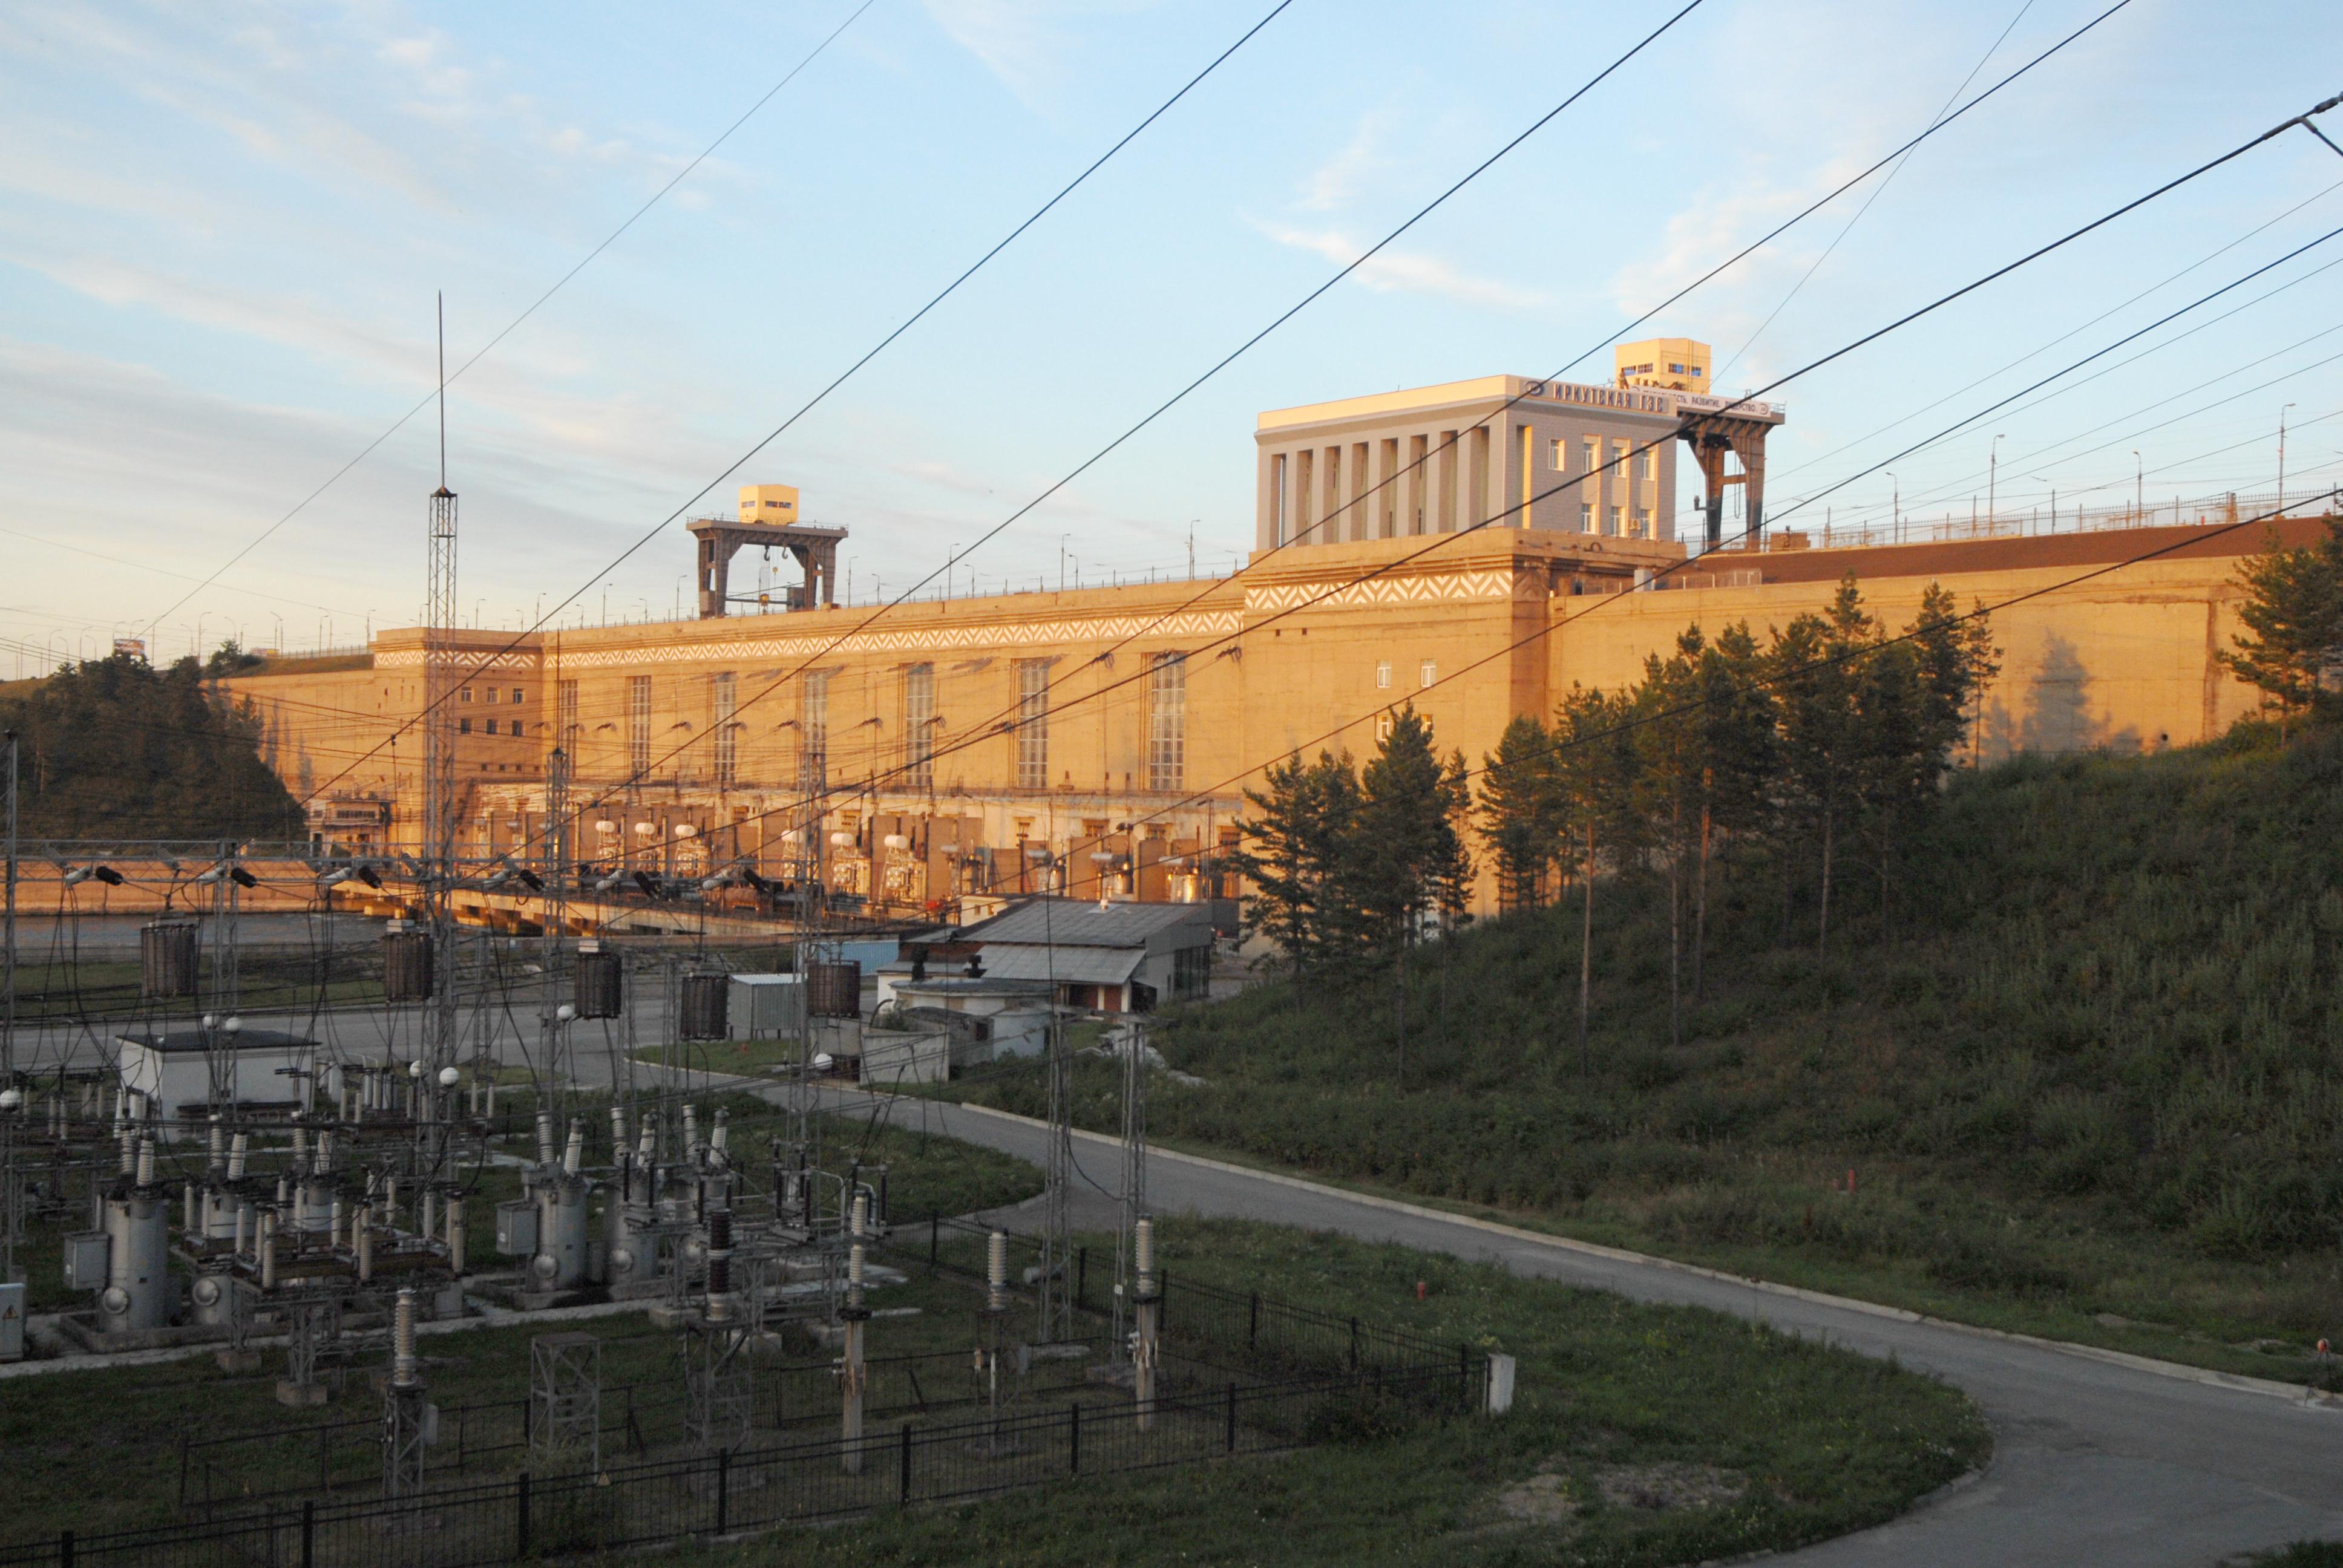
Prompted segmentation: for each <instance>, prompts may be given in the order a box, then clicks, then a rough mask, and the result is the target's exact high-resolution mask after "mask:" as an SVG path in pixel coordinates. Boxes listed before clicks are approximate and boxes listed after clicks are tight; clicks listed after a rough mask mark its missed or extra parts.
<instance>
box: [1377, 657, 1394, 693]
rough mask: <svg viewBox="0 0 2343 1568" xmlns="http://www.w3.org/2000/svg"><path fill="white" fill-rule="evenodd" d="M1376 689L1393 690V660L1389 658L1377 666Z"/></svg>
mask: <svg viewBox="0 0 2343 1568" xmlns="http://www.w3.org/2000/svg"><path fill="white" fill-rule="evenodd" d="M1375 689H1376V690H1378V691H1388V690H1390V689H1391V660H1390V659H1388V658H1387V659H1384V660H1383V662H1382V663H1381V664H1378V665H1377V666H1375Z"/></svg>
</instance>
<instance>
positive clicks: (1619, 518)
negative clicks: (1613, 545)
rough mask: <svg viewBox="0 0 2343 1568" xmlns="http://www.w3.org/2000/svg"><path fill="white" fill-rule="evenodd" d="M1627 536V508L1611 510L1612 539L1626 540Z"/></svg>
mask: <svg viewBox="0 0 2343 1568" xmlns="http://www.w3.org/2000/svg"><path fill="white" fill-rule="evenodd" d="M1626 534H1627V508H1624V507H1614V508H1611V537H1612V538H1614V539H1615V538H1625V537H1626Z"/></svg>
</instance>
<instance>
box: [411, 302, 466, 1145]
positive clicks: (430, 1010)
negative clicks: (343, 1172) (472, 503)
mask: <svg viewBox="0 0 2343 1568" xmlns="http://www.w3.org/2000/svg"><path fill="white" fill-rule="evenodd" d="M437 325H438V339H439V487H438V488H437V489H436V490H434V491H432V492H431V530H430V538H429V560H428V565H427V568H426V571H427V578H428V583H427V608H426V609H425V614H424V630H423V845H422V849H423V853H422V856H421V863H422V868H423V872H422V876H421V878H420V880H421V882H422V893H423V915H424V923H425V926H426V928H427V930H429V932H430V934H431V968H432V975H431V1000H430V1001H429V1003H428V1004H427V1006H426V1007H425V1009H424V1013H423V1050H422V1053H421V1056H422V1063H423V1072H424V1082H423V1084H422V1085H421V1086H420V1087H421V1089H422V1098H423V1101H424V1102H425V1103H427V1104H429V1103H434V1102H436V1101H437V1099H438V1097H439V1096H440V1095H441V1093H442V1092H443V1091H442V1090H441V1088H440V1085H439V1072H440V1070H441V1069H443V1068H447V1067H452V1066H454V1065H455V1061H456V1050H457V1043H458V1042H457V1033H458V1031H457V1024H456V920H455V904H454V901H453V900H452V897H451V895H452V893H453V892H454V890H455V881H456V825H457V812H456V714H455V707H456V674H457V671H456V648H455V640H456V638H455V631H456V493H455V492H454V491H453V490H450V489H449V488H448V487H447V299H446V297H445V296H444V295H443V296H440V297H438V300H437ZM426 1120H427V1124H431V1123H436V1122H437V1118H436V1117H432V1118H427V1119H426ZM438 1142H439V1140H438V1139H437V1138H436V1137H435V1138H434V1139H433V1144H434V1148H433V1150H432V1163H433V1164H434V1165H436V1164H437V1152H438V1150H437V1143H438Z"/></svg>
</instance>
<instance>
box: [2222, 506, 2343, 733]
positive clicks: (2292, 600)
mask: <svg viewBox="0 0 2343 1568" xmlns="http://www.w3.org/2000/svg"><path fill="white" fill-rule="evenodd" d="M2237 582H2238V585H2239V586H2240V587H2242V588H2244V589H2245V590H2246V597H2245V599H2244V602H2242V603H2240V604H2239V605H2238V606H2237V618H2238V619H2239V620H2241V621H2243V622H2244V623H2245V626H2246V634H2245V635H2243V636H2233V637H2232V638H2230V639H2229V640H2230V643H2231V645H2232V646H2231V647H2229V648H2224V649H2222V650H2221V651H2220V653H2219V655H2218V658H2220V661H2221V664H2222V666H2223V668H2226V669H2227V670H2228V671H2229V673H2230V674H2232V675H2234V676H2236V677H2237V678H2238V679H2239V680H2242V681H2244V682H2245V683H2246V684H2247V685H2248V686H2251V687H2255V688H2257V689H2259V690H2260V691H2261V693H2262V695H2263V698H2264V699H2265V700H2266V701H2267V702H2268V704H2269V706H2270V707H2271V708H2272V709H2275V710H2276V711H2277V714H2278V738H2279V739H2280V741H2281V742H2282V741H2283V740H2284V739H2286V735H2287V731H2288V728H2289V727H2290V726H2291V724H2292V723H2293V721H2294V719H2296V718H2297V717H2298V716H2299V715H2302V714H2306V713H2308V712H2309V711H2310V710H2311V709H2313V708H2314V707H2316V706H2317V704H2318V700H2319V697H2320V694H2321V692H2322V691H2323V690H2324V689H2325V687H2326V684H2327V682H2328V680H2330V679H2331V678H2334V677H2335V676H2336V675H2337V674H2338V672H2343V524H2338V522H2337V521H2336V520H2335V519H2333V518H2329V519H2328V524H2327V537H2326V538H2323V539H2321V540H2319V541H2318V543H2317V544H2313V545H2297V546H2294V547H2292V548H2285V547H2281V546H2280V545H2279V544H2278V534H2277V530H2275V529H2272V530H2271V534H2270V541H2269V546H2268V548H2267V549H2265V550H2263V551H2262V552H2261V553H2260V554H2259V555H2256V556H2251V557H2248V558H2247V559H2246V561H2245V562H2244V563H2243V564H2242V565H2240V566H2239V567H2238V568H2237Z"/></svg>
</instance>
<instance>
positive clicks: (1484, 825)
mask: <svg viewBox="0 0 2343 1568" xmlns="http://www.w3.org/2000/svg"><path fill="white" fill-rule="evenodd" d="M1481 764H1482V767H1481V809H1480V831H1481V837H1482V839H1483V840H1484V841H1485V842H1486V843H1487V844H1488V846H1489V852H1490V854H1491V855H1492V856H1493V858H1494V859H1495V862H1496V872H1497V897H1498V900H1499V902H1500V904H1501V905H1502V907H1503V908H1505V909H1509V910H1534V909H1535V908H1537V906H1538V901H1539V893H1540V887H1541V884H1542V883H1543V882H1544V878H1545V873H1546V871H1547V869H1549V868H1551V867H1552V866H1553V865H1554V860H1555V859H1556V858H1557V857H1558V856H1559V855H1560V854H1561V853H1562V851H1563V846H1562V841H1561V821H1560V818H1559V807H1558V802H1557V800H1556V799H1555V794H1554V791H1555V782H1554V738H1553V737H1552V736H1551V735H1549V734H1548V733H1547V732H1546V728H1545V726H1544V725H1543V724H1541V723H1539V722H1538V720H1537V719H1536V718H1535V716H1534V715H1531V714H1526V713H1523V714H1517V715H1515V716H1514V718H1513V721H1512V722H1511V723H1509V724H1507V725H1506V726H1505V732H1504V733H1503V735H1501V736H1499V737H1498V738H1497V749H1496V751H1495V752H1494V753H1493V754H1492V755H1487V756H1483V758H1482V759H1481Z"/></svg>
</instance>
